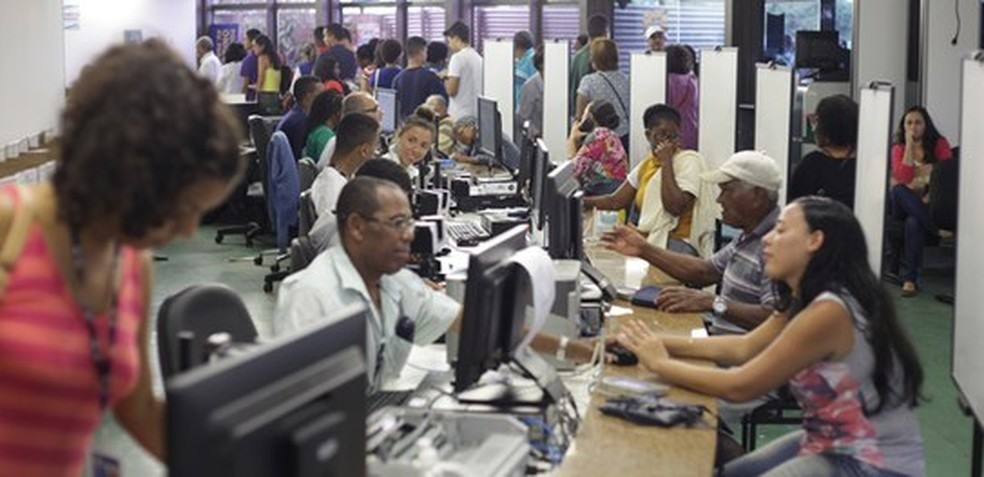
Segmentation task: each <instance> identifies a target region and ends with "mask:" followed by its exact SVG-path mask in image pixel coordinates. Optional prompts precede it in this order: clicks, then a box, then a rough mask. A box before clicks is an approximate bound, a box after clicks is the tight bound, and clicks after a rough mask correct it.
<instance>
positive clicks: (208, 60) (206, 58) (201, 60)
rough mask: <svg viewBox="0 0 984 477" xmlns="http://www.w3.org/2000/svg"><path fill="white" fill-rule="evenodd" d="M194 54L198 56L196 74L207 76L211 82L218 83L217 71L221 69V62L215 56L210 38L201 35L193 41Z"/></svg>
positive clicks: (213, 45)
mask: <svg viewBox="0 0 984 477" xmlns="http://www.w3.org/2000/svg"><path fill="white" fill-rule="evenodd" d="M195 54H196V56H197V57H198V74H199V75H201V76H203V77H205V78H208V80H209V81H211V82H212V84H218V83H219V73H220V72H221V71H222V62H221V61H219V57H218V56H215V44H214V43H212V39H211V38H209V37H207V36H203V37H201V38H199V39H198V41H197V42H195Z"/></svg>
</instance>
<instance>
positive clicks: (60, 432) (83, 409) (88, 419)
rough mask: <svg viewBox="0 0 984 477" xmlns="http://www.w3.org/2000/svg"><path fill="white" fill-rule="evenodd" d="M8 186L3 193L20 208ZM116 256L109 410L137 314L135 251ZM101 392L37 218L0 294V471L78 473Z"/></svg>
mask: <svg viewBox="0 0 984 477" xmlns="http://www.w3.org/2000/svg"><path fill="white" fill-rule="evenodd" d="M14 190H16V189H13V188H5V189H3V190H0V193H2V194H6V195H10V196H12V197H14V198H15V203H18V207H19V205H20V204H19V199H18V198H17V194H16V192H13V191H14ZM121 254H122V255H121V256H120V264H121V267H122V273H121V275H120V276H121V282H120V284H119V291H118V302H117V309H118V313H119V316H118V317H117V325H116V327H117V331H116V341H115V343H114V344H113V347H112V349H111V350H110V356H111V359H112V375H111V377H110V385H109V389H110V392H109V407H110V408H112V407H113V406H114V405H115V404H116V403H117V402H119V400H120V399H121V398H122V397H124V396H126V395H127V394H129V392H130V391H131V390H132V389H133V387H134V385H135V383H136V381H137V377H138V374H139V362H140V361H139V360H140V358H139V352H140V351H139V343H138V339H139V336H140V332H139V331H140V324H141V321H142V320H143V316H144V296H143V285H142V283H143V277H141V276H140V275H141V273H140V254H139V252H138V251H137V250H135V249H132V248H129V247H123V248H122V249H121ZM108 323H109V316H108V312H107V313H103V314H101V315H98V316H97V317H96V332H97V336H98V337H99V342H100V346H101V349H102V350H103V352H104V353H105V350H106V344H107V340H108V335H109V333H108V328H109V326H108ZM99 389H100V387H99V380H98V377H97V375H96V372H95V369H94V367H93V363H92V355H91V354H90V340H89V334H88V332H87V331H86V326H85V319H84V316H83V313H82V309H81V308H80V307H79V305H78V304H76V302H75V300H74V299H73V297H72V295H71V291H70V289H69V287H68V284H67V283H65V281H64V280H63V279H62V277H61V274H60V273H59V268H58V266H57V264H56V263H55V261H54V258H53V256H52V254H51V252H50V250H49V249H48V246H47V243H46V242H45V240H44V237H43V235H42V231H41V226H40V224H38V223H37V222H36V221H35V222H34V223H33V224H31V229H30V232H29V233H28V236H27V240H26V242H25V243H24V248H23V250H22V252H21V255H20V259H18V261H17V263H16V265H15V266H14V268H13V270H12V271H11V274H10V276H9V277H8V282H7V287H6V289H5V290H3V293H2V295H0V473H2V474H3V475H18V476H69V475H71V476H78V475H80V474H81V471H82V465H83V462H84V461H85V454H86V452H87V450H88V448H89V444H90V441H91V438H92V435H93V434H94V432H95V431H96V428H97V427H98V426H99V424H100V419H101V417H102V413H101V412H100V409H99Z"/></svg>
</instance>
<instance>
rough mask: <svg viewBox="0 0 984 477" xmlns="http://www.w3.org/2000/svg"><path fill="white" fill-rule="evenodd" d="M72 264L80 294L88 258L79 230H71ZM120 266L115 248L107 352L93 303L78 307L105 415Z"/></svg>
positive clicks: (111, 277) (111, 370)
mask: <svg viewBox="0 0 984 477" xmlns="http://www.w3.org/2000/svg"><path fill="white" fill-rule="evenodd" d="M72 262H73V264H74V266H75V278H76V282H77V283H78V284H79V287H80V290H81V287H82V285H83V283H84V272H85V257H84V256H83V255H82V244H81V240H80V238H79V232H78V230H74V229H73V230H72ZM119 262H120V249H119V245H118V244H117V245H116V249H115V250H114V251H113V266H112V269H111V270H112V272H111V273H110V279H109V280H110V289H111V290H112V291H111V295H110V302H109V337H108V340H107V343H106V350H105V353H103V349H102V347H101V346H100V345H99V334H98V332H97V331H96V313H95V310H93V307H92V306H91V304H90V303H81V302H80V303H79V306H80V307H81V308H82V315H83V317H84V318H85V329H86V331H88V334H89V354H90V355H91V357H92V367H93V369H94V370H95V372H96V378H97V379H98V380H99V410H100V411H105V410H106V407H107V406H108V405H109V378H110V375H111V374H112V372H113V361H112V358H111V356H110V353H111V351H112V348H113V345H114V344H115V343H116V320H117V318H118V316H119V309H118V308H117V303H116V302H117V295H118V290H117V288H116V280H115V278H116V272H117V269H118V266H119Z"/></svg>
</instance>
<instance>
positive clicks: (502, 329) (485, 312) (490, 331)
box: [454, 225, 530, 393]
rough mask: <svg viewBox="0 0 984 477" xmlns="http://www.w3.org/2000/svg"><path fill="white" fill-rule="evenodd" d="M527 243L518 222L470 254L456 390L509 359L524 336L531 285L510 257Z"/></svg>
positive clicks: (472, 383)
mask: <svg viewBox="0 0 984 477" xmlns="http://www.w3.org/2000/svg"><path fill="white" fill-rule="evenodd" d="M524 248H526V226H523V225H517V226H516V227H513V228H512V229H509V230H508V231H506V232H504V233H502V234H500V235H498V236H496V237H495V238H493V239H492V240H489V241H487V242H485V243H483V244H481V245H480V246H479V247H478V248H476V249H475V250H474V251H473V252H472V253H471V256H470V257H469V259H468V278H467V280H466V281H465V304H464V311H463V319H462V321H461V333H460V338H459V344H458V358H457V362H456V363H455V379H454V390H455V392H458V393H460V392H463V391H465V390H467V389H469V388H470V387H472V385H474V384H475V383H476V382H477V381H478V378H480V377H481V376H482V374H483V373H485V371H487V370H489V369H495V368H497V367H498V365H499V364H500V363H502V362H504V361H505V360H508V359H509V358H510V355H511V353H512V351H513V349H515V347H516V346H517V345H518V344H519V342H520V341H521V340H522V330H523V324H524V320H525V317H526V315H525V313H526V306H527V303H529V302H530V299H529V296H528V290H529V285H528V284H527V285H526V286H524V284H522V283H520V277H522V276H523V275H522V274H521V273H518V272H519V270H518V265H516V264H514V263H510V262H509V259H510V258H511V257H512V256H513V255H515V254H516V253H517V252H519V251H520V250H523V249H524Z"/></svg>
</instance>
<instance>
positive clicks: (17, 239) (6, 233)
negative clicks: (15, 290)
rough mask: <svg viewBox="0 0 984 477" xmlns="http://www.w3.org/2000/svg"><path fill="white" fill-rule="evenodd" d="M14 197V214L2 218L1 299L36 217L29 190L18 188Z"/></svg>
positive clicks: (0, 228)
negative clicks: (15, 197)
mask: <svg viewBox="0 0 984 477" xmlns="http://www.w3.org/2000/svg"><path fill="white" fill-rule="evenodd" d="M13 195H16V196H17V197H18V199H15V201H14V213H13V214H11V215H9V216H7V217H0V297H2V296H3V291H4V289H5V288H6V287H7V279H8V278H9V277H10V272H11V271H12V270H13V268H14V264H16V263H17V259H18V258H20V254H21V249H23V248H24V243H25V242H26V241H27V233H28V231H29V230H30V228H31V227H30V226H31V220H32V218H33V216H34V198H33V196H32V195H31V193H30V192H29V191H28V190H27V188H25V187H20V186H17V190H16V193H15V194H13ZM7 197H8V198H9V197H11V195H8V196H7Z"/></svg>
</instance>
